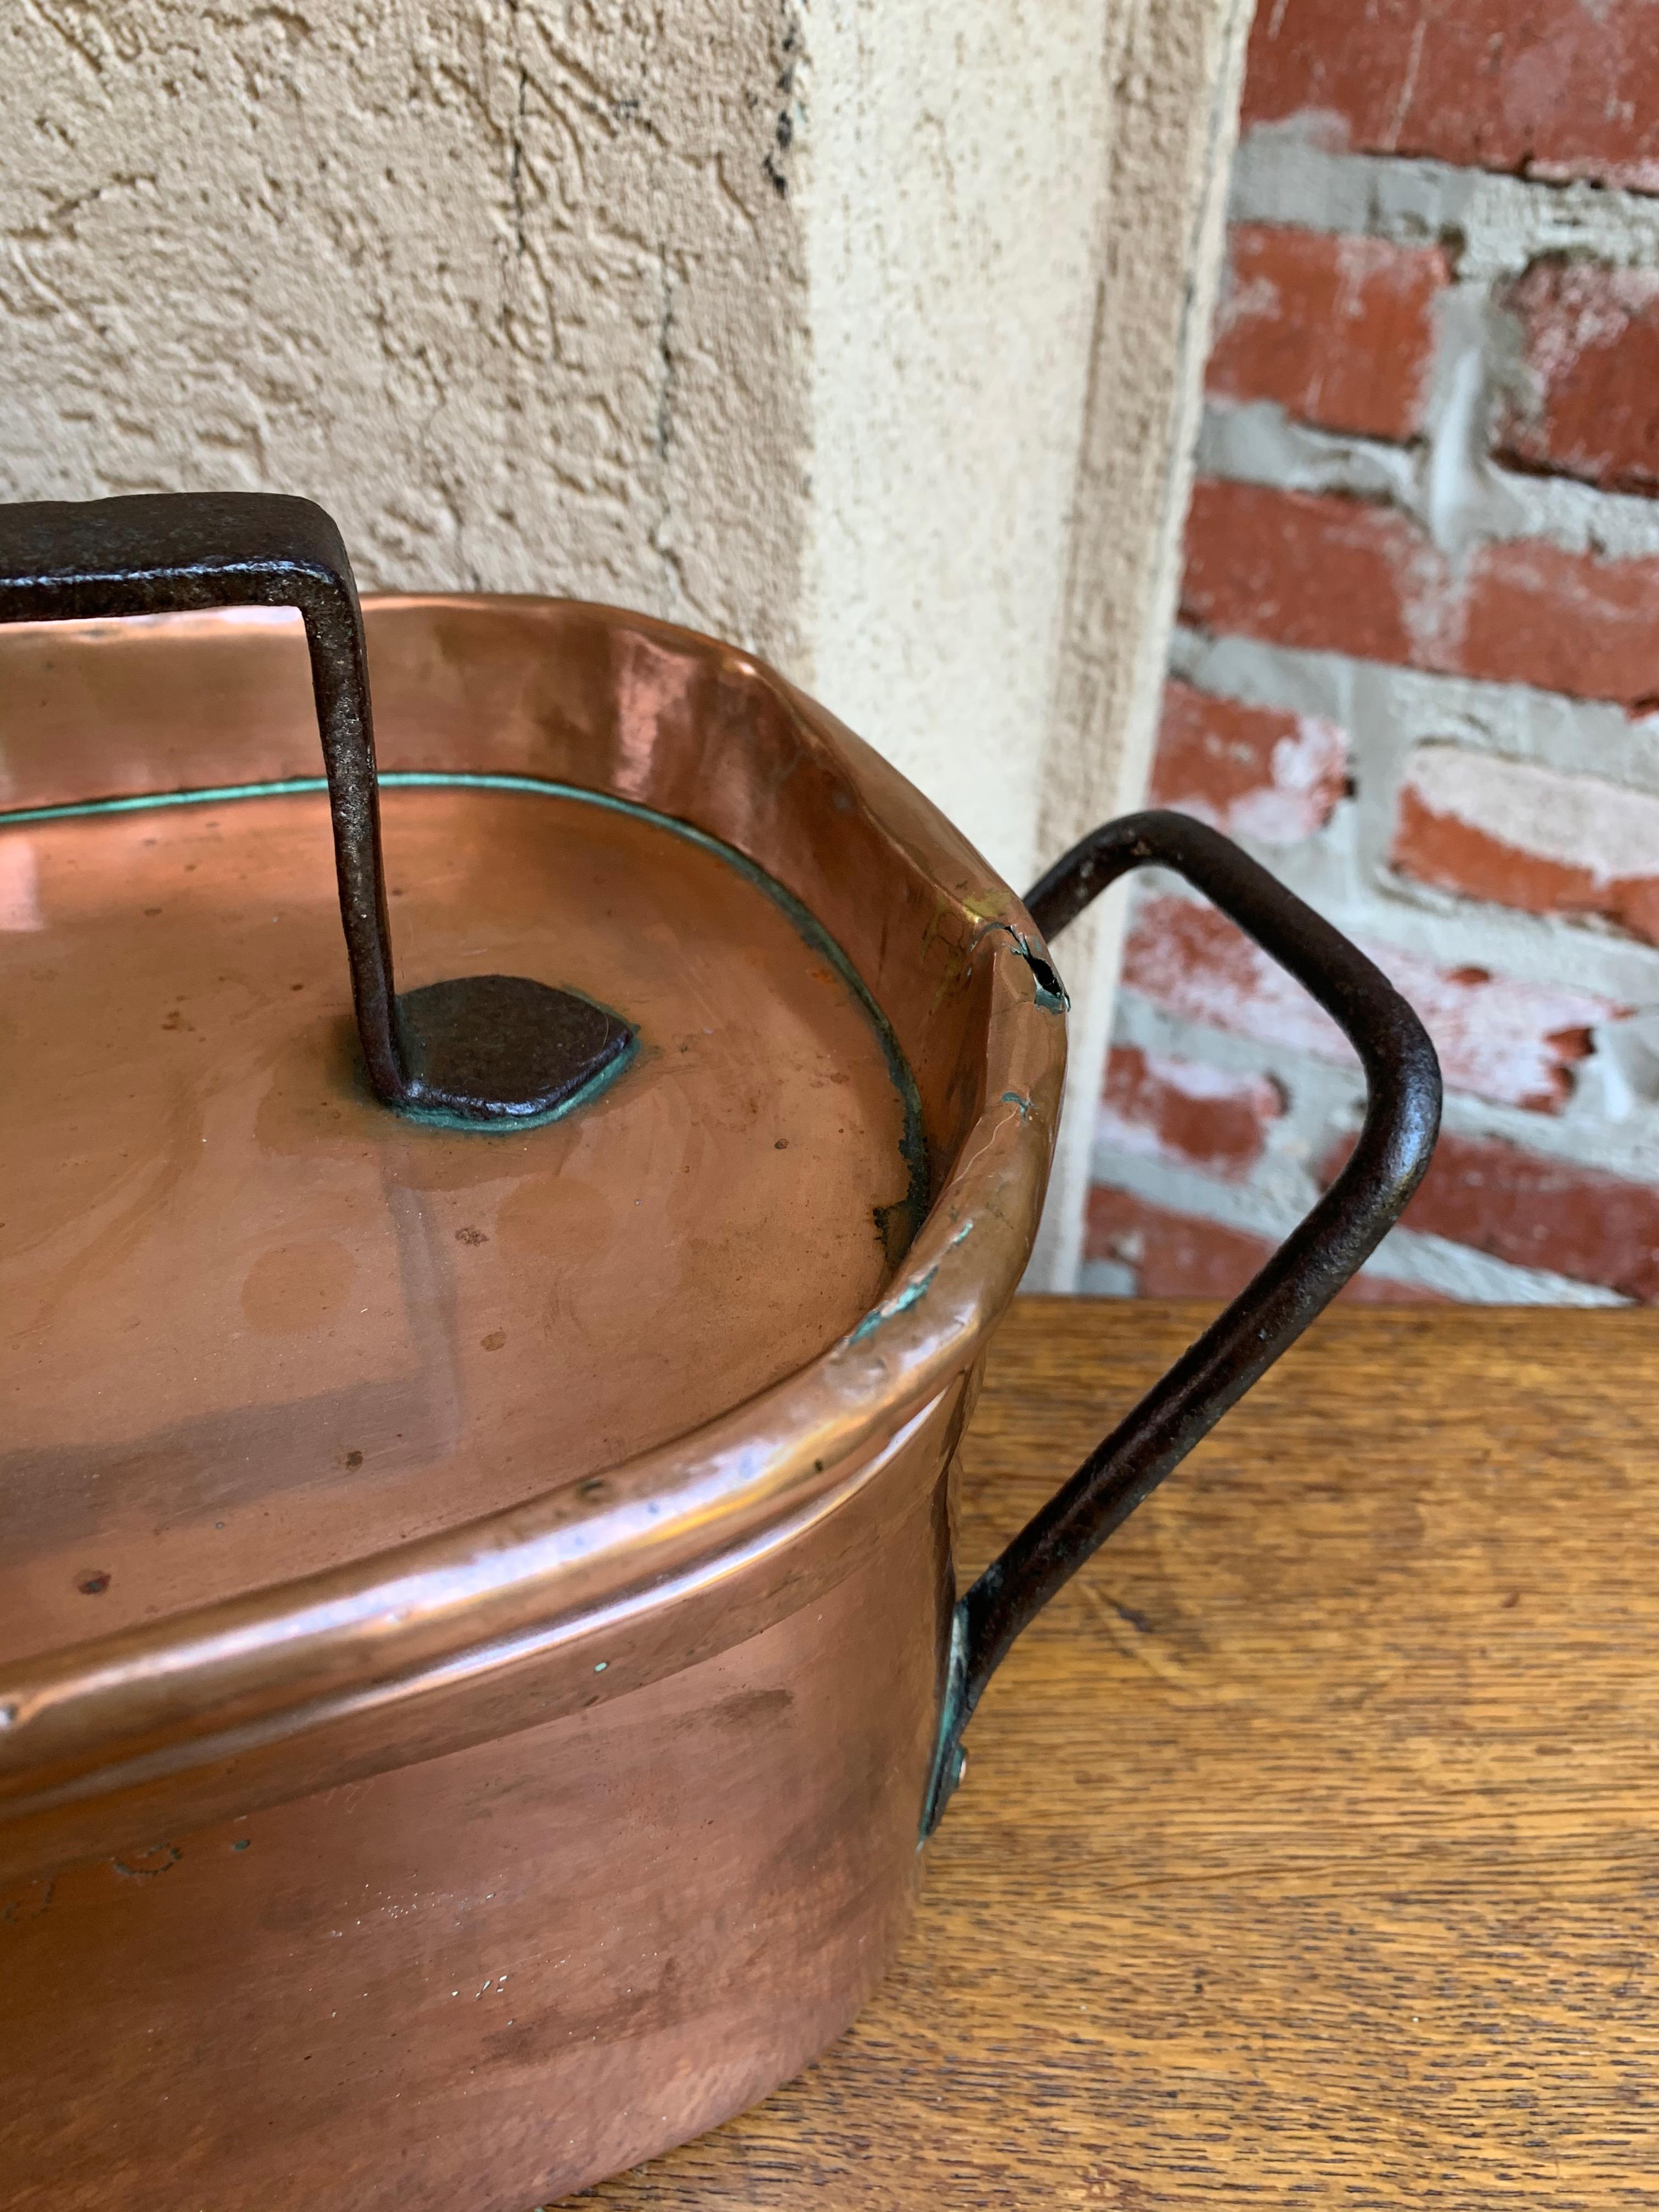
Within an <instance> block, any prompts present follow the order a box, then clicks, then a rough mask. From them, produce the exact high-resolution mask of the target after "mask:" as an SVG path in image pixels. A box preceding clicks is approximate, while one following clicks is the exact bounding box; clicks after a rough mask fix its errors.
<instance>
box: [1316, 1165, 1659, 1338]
mask: <svg viewBox="0 0 1659 2212" xmlns="http://www.w3.org/2000/svg"><path fill="white" fill-rule="evenodd" d="M1348 1149H1349V1146H1348V1143H1347V1142H1346V1141H1345V1142H1344V1143H1343V1144H1342V1145H1340V1146H1337V1147H1335V1149H1334V1151H1333V1152H1331V1154H1330V1155H1329V1157H1328V1158H1327V1159H1326V1161H1325V1162H1324V1164H1323V1167H1322V1176H1324V1178H1325V1179H1326V1180H1327V1181H1328V1180H1329V1179H1330V1178H1331V1177H1333V1176H1334V1175H1335V1173H1336V1171H1337V1170H1338V1169H1339V1168H1340V1166H1341V1164H1342V1162H1343V1161H1344V1159H1346V1157H1347V1153H1348ZM1405 1224H1406V1226H1407V1228H1410V1229H1415V1230H1421V1231H1425V1232H1426V1233H1428V1234H1430V1235H1431V1236H1435V1237H1446V1238H1448V1239H1449V1241H1450V1242H1451V1243H1454V1244H1467V1245H1468V1246H1469V1247H1471V1248H1472V1249H1474V1251H1477V1252H1488V1253H1490V1254H1491V1255H1492V1257H1493V1258H1494V1259H1496V1260H1508V1261H1511V1262H1512V1263H1513V1264H1514V1265H1515V1266H1516V1267H1543V1268H1547V1269H1548V1270H1549V1272H1550V1273H1552V1274H1557V1275H1566V1276H1569V1277H1570V1278H1571V1279H1572V1280H1573V1281H1575V1282H1579V1283H1595V1284H1598V1285H1601V1287H1602V1288H1604V1289H1607V1290H1610V1291H1620V1292H1621V1293H1622V1294H1623V1296H1625V1297H1629V1298H1637V1299H1639V1300H1640V1301H1641V1303H1642V1304H1644V1305H1653V1304H1659V1190H1655V1189H1652V1188H1650V1187H1649V1186H1648V1185H1647V1184H1645V1183H1639V1182H1626V1180H1625V1178H1624V1177H1623V1176H1615V1175H1608V1174H1607V1173H1606V1171H1605V1170H1602V1169H1600V1168H1587V1167H1579V1166H1577V1165H1575V1164H1573V1163H1572V1162H1571V1161H1564V1160H1552V1159H1546V1158H1544V1156H1543V1155H1542V1154H1541V1153H1539V1152H1527V1151H1524V1150H1523V1149H1522V1146H1519V1145H1510V1144H1505V1143H1504V1142H1503V1141H1502V1140H1501V1139H1498V1138H1496V1137H1466V1136H1462V1135H1461V1134H1459V1133H1457V1132H1455V1131H1453V1130H1447V1131H1443V1133H1442V1134H1441V1138H1440V1143H1439V1146H1438V1147H1437V1150H1436V1152H1435V1156H1434V1159H1433V1162H1432V1163H1431V1166H1430V1169H1429V1172H1428V1174H1427V1175H1426V1176H1425V1177H1424V1180H1423V1185H1422V1188H1421V1189H1420V1190H1419V1192H1418V1194H1417V1195H1416V1197H1415V1198H1414V1199H1413V1200H1412V1202H1411V1204H1410V1206H1407V1209H1406V1213H1405Z"/></svg>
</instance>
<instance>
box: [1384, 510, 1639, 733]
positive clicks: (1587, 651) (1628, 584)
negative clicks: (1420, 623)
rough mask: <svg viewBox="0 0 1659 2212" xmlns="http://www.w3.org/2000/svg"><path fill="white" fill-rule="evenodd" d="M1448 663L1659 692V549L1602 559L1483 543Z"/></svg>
mask: <svg viewBox="0 0 1659 2212" xmlns="http://www.w3.org/2000/svg"><path fill="white" fill-rule="evenodd" d="M1423 665H1425V667H1432V666H1434V665H1436V664H1435V662H1434V661H1433V659H1425V662H1424V664H1423ZM1443 665H1446V666H1449V667H1450V668H1452V669H1453V670H1455V671H1457V672H1458V673H1461V674H1462V675H1465V676H1483V677H1487V678H1492V679H1493V680H1494V681H1496V682H1498V683H1503V684H1536V685H1537V686H1538V688H1539V689H1540V690H1543V691H1565V692H1566V693H1567V694H1569V696H1571V697H1573V698H1577V699H1616V700H1619V701H1620V702H1622V703H1623V704H1624V705H1625V706H1627V707H1638V708H1647V707H1649V706H1650V705H1651V704H1652V703H1653V702H1654V700H1655V697H1656V695H1659V559H1655V558H1652V557H1649V558H1647V559H1645V560H1639V561H1602V560H1599V559H1597V558H1596V556H1595V555H1594V554H1589V553H1564V552H1563V551H1562V550H1560V548H1559V546H1554V545H1545V544H1539V543H1537V542H1536V541H1533V540H1522V541H1516V542H1515V543H1513V544H1501V545H1487V546H1485V547H1483V548H1482V550H1481V551H1480V554H1479V555H1478V556H1476V559H1475V560H1474V563H1473V564H1472V568H1471V572H1470V578H1469V586H1468V600H1467V604H1466V605H1465V606H1464V608H1463V611H1462V635H1461V638H1460V639H1459V640H1458V641H1457V643H1456V646H1455V649H1453V650H1452V651H1451V652H1450V653H1449V657H1448V659H1447V660H1446V661H1445V662H1444V664H1443Z"/></svg>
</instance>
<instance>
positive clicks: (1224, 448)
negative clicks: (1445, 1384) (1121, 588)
mask: <svg viewBox="0 0 1659 2212" xmlns="http://www.w3.org/2000/svg"><path fill="white" fill-rule="evenodd" d="M1207 383H1208V397H1207V405H1206V414H1205V420H1204V424H1203V428H1202V432H1201V434H1200V446H1199V453H1198V480H1197V483H1196V486H1195V489H1194V496H1193V502H1192V508H1191V513H1190V516H1189V520H1188V545H1187V568H1186V575H1185V580H1184V584H1183V586H1182V606H1181V616H1180V627H1179V629H1178V631H1177V635H1176V644H1175V648H1174V653H1173V656H1172V662H1171V666H1170V671H1169V679H1168V684H1167V687H1166V690H1165V695H1164V712H1163V720H1162V727H1161V730H1160V733H1159V740H1158V750H1157V755H1156V759H1155V762H1154V766H1153V772H1152V796H1153V798H1154V799H1155V800H1157V801H1158V802H1159V803H1161V804H1165V805H1174V806H1180V807H1184V808H1186V809H1187V810H1188V811H1190V812H1192V813H1195V814H1199V815H1201V816H1203V817H1205V818H1206V820H1209V821H1212V822H1214V823H1218V825H1219V826H1220V827H1221V828H1223V829H1227V830H1228V831H1230V832H1231V834H1232V835H1234V836H1237V837H1238V838H1239V839H1241V841H1242V842H1243V843H1244V844H1245V845H1247V846H1248V847H1249V849H1250V850H1251V851H1252V852H1254V853H1255V854H1256V855H1257V856H1258V858H1260V859H1261V860H1265V861H1266V862H1267V865H1268V866H1271V867H1273V869H1274V870H1275V871H1276V872H1278V873H1279V875H1280V876H1281V877H1282V878H1284V879H1285V881H1286V882H1287V883H1290V884H1293V885H1294V886H1295V887H1296V889H1297V890H1299V891H1301V892H1302V894H1303V895H1304V896H1305V897H1307V898H1309V899H1310V900H1311V901H1312V902H1313V903H1314V904H1315V905H1316V906H1317V907H1319V908H1321V909H1322V911H1323V912H1324V913H1326V914H1328V915H1330V916H1331V917H1332V919H1333V920H1334V921H1337V922H1338V923H1339V924H1340V926H1341V927H1344V928H1345V929H1346V930H1347V931H1348V932H1349V933H1350V934H1351V935H1352V936H1353V937H1355V938H1356V939H1358V941H1359V942H1360V943H1361V944H1362V945H1364V946H1365V948H1366V949H1367V950H1368V951H1370V954H1371V955H1372V957H1374V958H1375V959H1376V960H1377V961H1378V962H1379V963H1381V965H1382V966H1383V968H1384V969H1386V970H1387V971H1388V973H1389V975H1391V976H1392V977H1393V978H1394V980H1395V982H1396V983H1397V984H1398V985H1399V987H1401V989H1402V990H1403V991H1404V992H1405V993H1406V994H1407V997H1408V998H1410V999H1411V1000H1413V1003H1414V1004H1415V1005H1416V1006H1417V1007H1418V1009H1419V1012H1421V1013H1422V1015H1423V1016H1424V1018H1425V1021H1426V1023H1427V1024H1428V1027H1429V1029H1430V1030H1431V1033H1432V1035H1433V1036H1434V1039H1435V1042H1436V1043H1437V1047H1438V1048H1439V1051H1440V1055H1441V1060H1442V1063H1443V1067H1444V1070H1445V1074H1446V1081H1447V1093H1448V1097H1447V1115H1446V1135H1445V1137H1444V1138H1443V1142H1442V1146H1441V1150H1440V1153H1439V1156H1438V1158H1437V1163H1436V1164H1435V1166H1434V1168H1433V1169H1432V1170H1431V1173H1430V1176H1429V1179H1428V1181H1427V1182H1426V1183H1425V1186H1424V1188H1423V1189H1422V1191H1421V1192H1420V1193H1419V1196H1418V1198H1417V1200H1415V1202H1414V1203H1413V1206H1412V1208H1411V1210H1410V1212H1409V1213H1408V1214H1407V1220H1406V1225H1405V1226H1404V1227H1403V1228H1402V1229H1401V1230H1400V1231H1396V1232H1395V1235H1394V1236H1393V1237H1390V1238H1389V1240H1388V1242H1387V1243H1385V1244H1384V1246H1383V1249H1382V1250H1381V1251H1380V1252H1379V1253H1378V1255H1376V1259H1375V1260H1374V1261H1372V1263H1371V1266H1370V1269H1369V1270H1368V1271H1367V1275H1366V1277H1365V1278H1364V1279H1363V1281H1362V1284H1361V1285H1359V1286H1358V1294H1360V1295H1363V1296H1366V1297H1383V1298H1389V1297H1401V1298H1423V1297H1452V1298H1468V1299H1481V1300H1497V1301H1506V1302H1507V1301H1516V1300H1523V1301H1534V1302H1537V1301H1543V1302H1559V1303H1570V1304H1606V1303H1610V1302H1615V1301H1618V1300H1622V1299H1638V1300H1642V1301H1644V1302H1645V1301H1651V1300H1655V1299H1659V4H1656V0H1595V5H1593V6H1592V5H1591V4H1589V0H1464V3H1463V4H1461V5H1460V6H1458V7H1456V8H1455V9H1452V8H1448V9H1436V8H1434V7H1431V6H1430V5H1428V4H1426V0H1260V5H1259V10H1258V15H1257V20H1256V24H1255V33H1254V35H1253V39H1252V42H1251V49H1250V58H1249V70H1248V76H1247V81H1246V86H1245V94H1244V113H1243V142H1242V145H1241V149H1240V154H1239V158H1238V164H1237V173H1236V179H1235V185H1234V191H1233V205H1232V221H1231V239H1230V254H1229V271H1228V277H1227V282H1226V285H1225V291H1224V295H1223V299H1222V303H1221V307H1220V311H1219V315H1218V324H1217V329H1216V335H1215V339H1214V346H1213V351H1212V357H1211V361H1210V365H1209V372H1208V379H1207ZM1361 1095H1362V1094H1361V1089H1360V1085H1359V1080H1358V1070H1357V1068H1356V1066H1355V1065H1354V1062H1353V1060H1352V1055H1351V1054H1349V1053H1348V1051H1347V1048H1346V1046H1345V1044H1344V1043H1343V1041H1342V1039H1341V1038H1340V1036H1339V1035H1338V1034H1337V1032H1336V1031H1335V1030H1334V1028H1333V1027H1332V1025H1331V1024H1329V1023H1328V1022H1327V1021H1326V1020H1325V1019H1324V1018H1323V1017H1322V1015H1320V1013H1319V1012H1318V1011H1317V1009H1316V1008H1315V1007H1314V1006H1313V1005H1312V1004H1311V1002H1310V1000H1308V999H1307V998H1306V997H1305V996H1304V994H1302V993H1301V992H1300V991H1299V990H1298V989H1297V987H1296V986H1294V985H1292V984H1291V983H1289V982H1288V981H1286V980H1285V977H1284V976H1282V975H1280V974H1279V972H1278V971H1277V970H1276V969H1273V966H1272V965H1271V963H1268V962H1267V961H1266V960H1265V959H1264V958H1262V957H1260V956H1259V955H1257V954H1256V953H1255V951H1254V950H1253V949H1252V948H1251V947H1250V946H1249V945H1247V944H1246V943H1245V942H1244V940H1243V939H1241V938H1240V937H1239V936H1238V935H1237V933H1236V932H1235V931H1233V930H1232V929H1231V927H1230V925H1228V924H1226V923H1225V922H1224V921H1221V920H1220V919H1219V918H1218V917H1217V916H1216V915H1213V914H1212V912H1211V911H1210V910H1209V909H1207V908H1205V907H1203V906H1201V905H1200V904H1198V903H1196V902H1194V901H1193V900H1192V899H1191V898H1190V896H1188V894H1187V893H1185V892H1184V890H1182V887H1181V886H1180V885H1179V884H1175V883H1173V882H1163V881H1158V882H1154V883H1151V884H1146V885H1144V886H1143V887H1142V888H1141V890H1140V891H1139V894H1138V901H1137V905H1136V908H1135V913H1134V917H1133V922H1132V925H1131V929H1130V934H1129V939H1128V945H1127V953H1126V959H1125V968H1124V975H1123V988H1122V992H1121V997H1120V1009H1119V1014H1118V1027H1117V1034H1116V1038H1115V1045H1114V1049H1113V1053H1112V1058H1111V1062H1110V1066H1109V1072H1108V1076H1107V1082H1106V1089H1105V1095H1104V1097H1103V1102H1102V1106H1101V1112H1100V1123H1099V1133H1098V1143H1097V1149H1096V1159H1095V1188H1094V1192H1093V1197H1092V1202H1091V1222H1090V1237H1089V1247H1088V1252H1089V1261H1088V1265H1087V1267H1086V1268H1085V1279H1084V1286H1085V1288H1086V1289H1092V1290H1095V1291H1108V1292H1118V1293H1133V1292H1134V1291H1140V1292H1142V1293H1145V1294H1147V1295H1152V1296H1170V1295H1179V1294H1181V1293H1183V1292H1188V1291H1190V1292H1192V1293H1194V1294H1200V1295H1204V1296H1215V1295H1220V1294H1223V1293H1225V1292H1229V1291H1231V1290H1233V1289H1235V1288H1236V1287H1237V1285H1239V1284H1240V1283H1241V1282H1242V1281H1243V1279H1244V1277H1245V1276H1246V1274H1247V1273H1249V1271H1250V1269H1251V1268H1252V1267H1255V1265H1256V1264H1257V1263H1258V1262H1259V1261H1260V1259H1261V1256H1262V1255H1263V1254H1264V1252H1265V1251H1266V1250H1267V1249H1268V1246H1269V1245H1270V1243H1271V1242H1272V1241H1273V1239H1274V1238H1276V1237H1278V1236H1279V1235H1280V1234H1282V1232H1283V1231H1284V1230H1285V1228H1286V1227H1287V1226H1288V1225H1290V1223H1291V1221H1292V1220H1294V1218H1296V1217H1297V1214H1298V1213H1299V1212H1302V1211H1303V1210H1304V1209H1305V1207H1306V1206H1307V1205H1308V1204H1309V1203H1310V1201H1311V1200H1312V1198H1313V1197H1314V1195H1315V1194H1316V1192H1317V1191H1318V1190H1319V1189H1320V1188H1322V1186H1323V1184H1324V1183H1325V1182H1327V1181H1328V1179H1329V1177H1330V1176H1331V1175H1332V1174H1334V1172H1335V1170H1336V1167H1337V1166H1338V1165H1339V1164H1340V1160H1341V1158H1342V1157H1343V1156H1344V1153H1345V1151H1346V1145H1347V1143H1348V1141H1349V1140H1350V1139H1351V1136H1352V1130H1353V1129H1354V1127H1355V1126H1356V1125H1357V1122H1358V1113H1359V1104H1360V1099H1361Z"/></svg>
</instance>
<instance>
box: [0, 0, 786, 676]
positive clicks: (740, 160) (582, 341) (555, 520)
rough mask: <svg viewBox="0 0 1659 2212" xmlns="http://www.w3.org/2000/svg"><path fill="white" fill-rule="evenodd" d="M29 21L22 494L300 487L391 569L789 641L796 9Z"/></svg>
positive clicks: (13, 275)
mask: <svg viewBox="0 0 1659 2212" xmlns="http://www.w3.org/2000/svg"><path fill="white" fill-rule="evenodd" d="M4 14H5V18H6V21H5V31H4V37H3V42H0V144H3V145H4V147H5V149H6V152H5V157H4V161H3V162H0V229H3V234H4V238H5V242H6V249H7V250H6V252H5V255H4V258H3V261H0V312H3V316H4V324H3V333H0V342H3V357H4V371H3V380H0V422H3V441H0V454H3V459H0V468H3V472H4V477H5V489H7V491H8V492H9V494H10V495H13V496H16V495H25V494H27V495H33V496H37V497H41V496H60V497H72V498H86V497H91V496H93V495H96V494H98V493H100V492H110V491H136V490H163V489H189V488H191V487H195V486H206V485H219V486H246V487H249V488H256V487H266V488H280V489H291V490H296V491H303V492H306V493H307V494H309V495H311V496H313V497H314V498H318V499H320V500H322V501H324V502H325V504H326V505H327V506H329V507H331V509H332V510H333V511H334V513H336V515H337V519H338V520H339V521H340V524H341V526H342V528H343V531H344V532H345V536H346V539H347V542H348V544H349V546H350V548H351V550H352V556H353V559H354V561H355V562H356V565H357V568H358V570H359V576H360V580H361V581H362V583H363V585H364V586H371V587H372V586H380V587H383V588H390V587H396V586H416V585H418V586H436V587H441V588H460V589H465V588H484V589H495V590H507V591H532V590H552V591H567V590H568V591H580V592H586V593H587V594H589V595H591V596H596V597H605V598H611V599H618V600H622V601H625V602H627V603H629V604H631V605H639V606H644V607H647V608H648V609H650V610H651V611H653V612H656V613H659V614H663V615H666V616H671V617H678V618H680V619H683V620H686V621H689V622H691V623H696V624H698V625H700V626H702V627H707V628H711V629H721V630H727V631H735V632H737V633H738V635H741V636H742V637H744V639H745V640H746V641H751V642H753V643H754V644H756V645H757V647H760V648H761V649H762V650H763V651H769V652H772V653H778V654H781V655H784V656H787V655H788V654H789V653H790V652H791V651H792V650H793V647H794V645H795V642H796V639H797V623H798V618H799V581H798V580H799V558H800V552H799V549H800V539H801V529H802V499H803V495H802V491H801V487H800V476H801V456H802V453H803V452H804V451H805V447H806V444H807V442H808V429H807V420H806V405H805V386H804V381H803V377H802V374H801V372H800V369H799V366H798V356H799V349H800V337H801V333H802V331H803V329H804V320H803V318H804V303H805V276H804V272H803V269H802V259H801V254H800V250H799V224H798V223H797V222H796V221H795V219H794V217H793V214H792V211H791V210H790V209H789V207H788V205H787V199H786V197H784V196H783V195H781V194H780V192H779V191H777V189H776V188H775V185H774V183H773V181H772V179H771V177H770V176H769V174H768V173H767V171H766V169H765V167H763V161H764V158H765V156H766V155H768V153H769V151H773V152H775V138H776V133H777V120H778V110H779V104H780V102H779V94H778V89H777V80H778V78H779V76H780V75H781V72H782V70H783V66H784V63H783V57H782V55H781V39H782V36H783V35H784V25H783V21H782V19H781V16H780V15H779V13H778V10H777V9H775V8H771V7H762V6H757V5H744V6H732V5H729V4H726V0H676V4H675V5H674V6H672V7H671V8H666V9H658V8H653V7H648V6H644V5H638V4H633V0H624V4H623V5H609V4H608V5H606V6H605V7H604V8H594V9H580V8H565V7H558V6H552V7H549V6H540V5H537V4H533V0H524V4H522V5H518V6H513V5H510V4H495V5H488V6H472V5H466V4H463V0H356V4H339V0H329V4H326V5H318V4H311V3H310V0H301V4H298V5H294V6H270V5H264V4H255V0H229V4H226V5H221V6H216V7H215V8H214V9H212V10H211V11H210V10H207V9H200V8H197V7H196V6H193V5H190V4H186V3H185V0H138V4H136V5H125V4H114V0H112V4H110V5H107V6H104V7H98V6H92V7H80V6H76V7H74V8H70V7H68V6H64V7H58V6H53V5H41V6H40V7H38V8H37V7H28V8H22V7H19V8H15V9H8V10H6V11H4Z"/></svg>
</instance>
